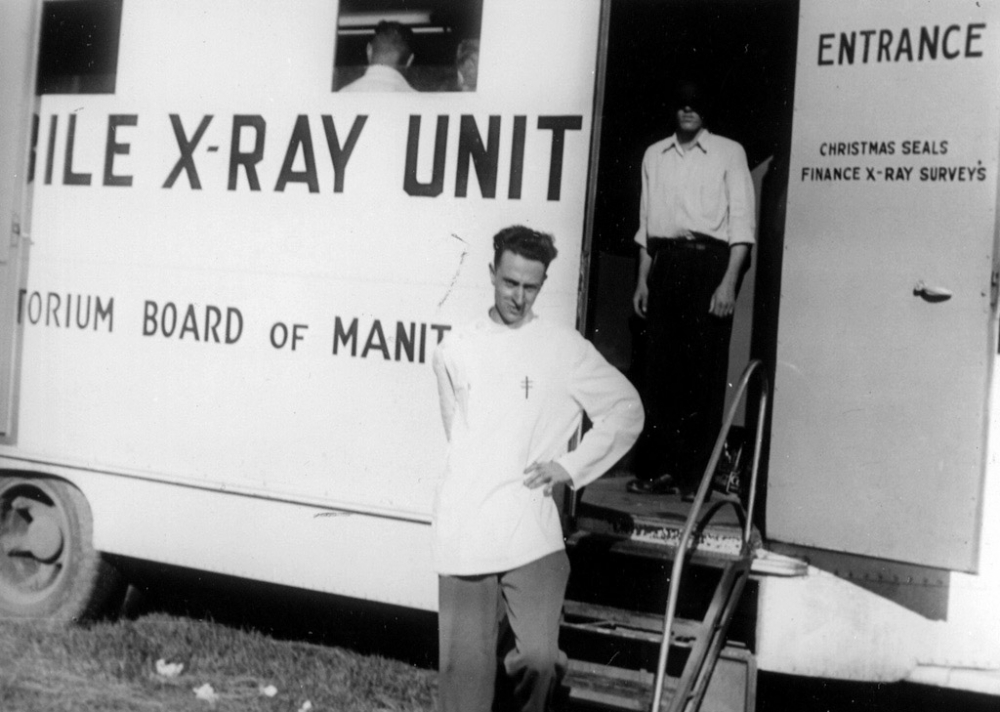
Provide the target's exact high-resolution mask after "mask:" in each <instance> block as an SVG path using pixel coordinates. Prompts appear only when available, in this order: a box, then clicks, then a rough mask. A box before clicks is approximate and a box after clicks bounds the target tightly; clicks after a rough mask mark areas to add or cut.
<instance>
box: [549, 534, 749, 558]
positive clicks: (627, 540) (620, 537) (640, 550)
mask: <svg viewBox="0 0 1000 712" xmlns="http://www.w3.org/2000/svg"><path fill="white" fill-rule="evenodd" d="M585 543H587V544H597V543H599V544H600V545H601V546H602V550H604V551H606V552H607V553H611V554H622V555H626V556H638V557H643V558H649V559H660V560H666V561H672V560H673V559H674V558H675V556H676V554H677V547H676V546H674V545H672V544H670V543H666V542H659V541H652V540H647V539H643V538H632V537H630V535H628V534H614V533H610V532H604V531H593V530H590V529H586V528H584V527H583V526H580V525H578V528H577V530H576V531H574V532H573V533H572V534H570V535H569V536H567V537H566V546H568V547H571V548H572V547H576V546H580V545H581V544H585ZM752 558H753V557H752V555H746V556H745V555H743V554H732V553H729V552H726V551H713V550H706V549H703V548H698V549H694V550H693V551H692V552H691V557H690V559H689V560H688V561H689V564H693V565H695V566H706V567H710V568H724V567H726V566H728V565H729V564H731V563H732V562H734V561H740V560H742V559H750V560H752Z"/></svg>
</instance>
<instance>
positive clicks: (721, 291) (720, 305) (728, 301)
mask: <svg viewBox="0 0 1000 712" xmlns="http://www.w3.org/2000/svg"><path fill="white" fill-rule="evenodd" d="M735 309H736V286H735V285H733V284H732V283H731V282H730V281H729V280H727V279H724V280H722V284H720V285H719V286H718V287H716V289H715V292H714V293H713V294H712V301H711V303H710V304H709V305H708V311H709V312H710V313H711V314H713V315H715V316H718V317H723V316H732V314H733V311H734V310H735Z"/></svg>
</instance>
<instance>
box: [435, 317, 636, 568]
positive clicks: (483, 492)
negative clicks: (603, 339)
mask: <svg viewBox="0 0 1000 712" xmlns="http://www.w3.org/2000/svg"><path fill="white" fill-rule="evenodd" d="M433 363H434V370H435V374H436V375H437V379H438V389H439V392H440V397H441V414H442V418H443V420H444V426H445V432H446V433H447V434H448V441H449V443H448V457H447V465H446V469H445V473H444V476H443V478H442V480H441V482H440V485H439V487H438V492H437V497H436V499H435V507H434V565H435V568H436V570H437V571H438V572H439V573H442V574H452V575H475V574H486V573H498V572H502V571H509V570H511V569H514V568H517V567H518V566H523V565H524V564H527V563H530V562H532V561H535V560H536V559H539V558H541V557H543V556H546V555H547V554H551V553H553V552H555V551H559V550H560V549H562V548H563V546H564V545H563V535H562V527H561V524H560V520H559V512H558V511H557V509H556V506H555V504H554V502H553V500H552V497H551V496H549V495H545V494H544V492H543V488H538V489H528V488H527V487H525V486H524V480H525V477H526V475H525V473H524V471H525V469H526V468H527V467H528V466H529V465H532V464H534V463H537V462H547V461H549V460H555V461H556V462H558V463H559V464H560V465H562V466H563V467H564V468H565V469H566V470H567V472H569V474H570V476H571V477H572V486H573V487H574V488H578V487H582V486H583V485H586V484H588V483H589V482H592V481H593V480H596V479H597V478H598V477H600V476H601V475H602V474H604V473H605V472H606V471H607V470H608V469H609V468H610V467H611V466H612V465H614V463H615V462H617V461H618V460H619V459H620V458H621V457H622V456H623V455H625V453H626V452H628V450H629V448H631V447H632V445H633V444H634V443H635V441H636V439H637V438H638V437H639V433H640V432H641V431H642V424H643V409H642V403H641V401H640V400H639V395H638V393H636V391H635V389H634V388H633V387H632V385H631V384H630V383H629V382H628V380H627V379H626V378H625V377H624V376H623V375H622V374H621V373H620V372H619V371H618V370H617V369H616V368H614V367H613V366H611V365H610V364H609V363H608V362H607V361H605V360H604V358H603V357H602V356H601V355H600V354H599V353H598V352H597V349H595V348H594V346H593V345H592V344H591V343H590V342H589V341H587V340H586V339H584V338H583V337H582V336H581V335H580V334H579V333H577V332H576V331H574V330H572V329H569V328H567V327H563V326H559V325H554V324H550V323H547V322H546V321H545V320H544V319H541V318H538V317H534V318H533V319H531V320H530V321H527V322H526V323H524V324H522V325H521V326H520V327H518V328H510V327H507V326H505V325H503V324H497V323H495V322H494V321H493V320H491V319H490V318H489V317H486V316H484V317H482V318H481V319H478V320H476V321H474V322H472V323H471V324H469V325H468V326H466V327H464V328H461V329H457V330H453V331H451V332H449V334H448V335H447V336H446V337H445V339H444V341H442V343H441V344H440V345H439V346H438V348H437V350H436V351H435V353H434V360H433ZM584 412H586V413H587V415H588V417H589V418H590V420H591V422H592V423H593V427H592V428H591V429H590V430H589V431H587V433H586V435H585V436H584V437H583V439H582V440H581V442H580V444H579V446H578V447H577V448H576V449H575V450H573V451H568V445H569V442H570V439H571V438H572V436H573V435H574V433H576V431H577V429H578V427H579V426H580V423H581V419H582V417H583V413H584Z"/></svg>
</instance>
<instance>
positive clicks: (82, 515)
mask: <svg viewBox="0 0 1000 712" xmlns="http://www.w3.org/2000/svg"><path fill="white" fill-rule="evenodd" d="M92 535H93V519H92V516H91V512H90V506H89V505H88V504H87V500H86V498H85V497H84V496H83V494H82V493H81V492H80V490H78V489H76V488H75V487H73V486H72V485H70V484H68V483H67V482H64V481H62V480H57V479H52V478H47V477H38V478H35V477H20V476H9V475H0V616H4V617H8V618H31V619H45V620H49V621H53V622H56V623H70V622H77V621H84V620H88V619H94V618H97V617H98V616H100V615H101V613H103V611H104V610H105V607H106V606H107V605H108V604H110V603H113V602H114V601H115V600H116V599H120V596H121V593H122V591H123V588H124V584H123V582H122V580H121V576H120V574H119V573H118V571H117V570H116V569H115V568H114V567H113V566H112V565H111V564H109V563H108V562H107V561H105V560H104V559H103V558H102V556H101V554H100V552H98V551H95V550H94V547H93V540H92Z"/></svg>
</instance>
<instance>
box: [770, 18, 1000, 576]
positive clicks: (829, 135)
mask: <svg viewBox="0 0 1000 712" xmlns="http://www.w3.org/2000/svg"><path fill="white" fill-rule="evenodd" d="M935 32H936V33H938V44H937V49H936V58H931V53H930V48H929V47H928V46H926V45H922V44H921V40H920V37H921V33H927V35H928V37H933V33H935ZM851 37H853V38H854V42H855V44H854V54H853V60H851V61H849V59H850V58H851V57H852V55H851V54H850V52H849V51H848V49H847V46H848V45H849V41H850V38H851ZM845 41H846V42H847V45H845ZM842 46H844V49H843V50H842V49H841V47H842ZM921 48H923V57H922V58H921V54H920V52H921ZM998 70H1000V9H998V7H997V6H996V5H995V4H992V3H982V4H980V3H975V2H961V3H958V2H956V3H923V2H899V3H891V4H890V3H877V4H873V3H868V2H862V1H854V2H846V3H836V4H832V3H824V2H812V1H808V0H806V1H803V2H802V4H801V18H800V24H799V42H798V64H797V69H796V90H795V114H794V123H793V134H792V159H791V171H790V178H789V190H788V218H787V225H786V230H785V250H784V255H783V267H782V294H781V307H780V317H779V330H778V352H777V353H778V362H777V364H776V377H775V381H776V382H775V396H774V427H773V437H772V442H771V459H770V473H769V489H768V493H767V522H768V534H769V536H771V537H772V538H774V539H777V540H781V541H788V542H794V543H799V544H806V545H810V546H816V547H821V548H827V549H834V550H839V551H848V552H853V553H858V554H865V555H869V556H877V557H884V558H888V559H896V560H901V561H911V562H916V563H924V564H928V565H932V566H940V567H946V568H951V569H962V570H972V569H974V568H975V567H976V565H977V539H978V532H979V525H980V521H981V519H980V504H981V492H982V479H983V470H984V458H985V434H986V397H987V384H988V375H989V370H990V364H991V362H992V359H991V352H992V351H994V350H995V349H996V344H995V343H994V338H995V337H994V336H992V333H993V329H992V314H993V311H992V309H991V306H990V274H991V270H992V265H993V244H994V236H995V218H996V209H995V206H996V191H997V157H998V154H1000V146H998V130H1000V112H998V100H1000V94H998V92H997V91H996V77H997V75H998ZM838 146H839V147H840V148H839V149H838V148H837V147H838ZM834 171H840V173H839V174H837V175H835V174H834ZM918 282H923V283H924V284H926V285H927V286H929V287H939V286H940V287H944V288H947V289H949V290H951V292H952V294H953V296H951V298H950V299H947V300H945V301H939V302H930V301H925V300H924V299H923V298H921V297H920V296H918V295H917V294H915V286H916V285H917V284H918Z"/></svg>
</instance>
